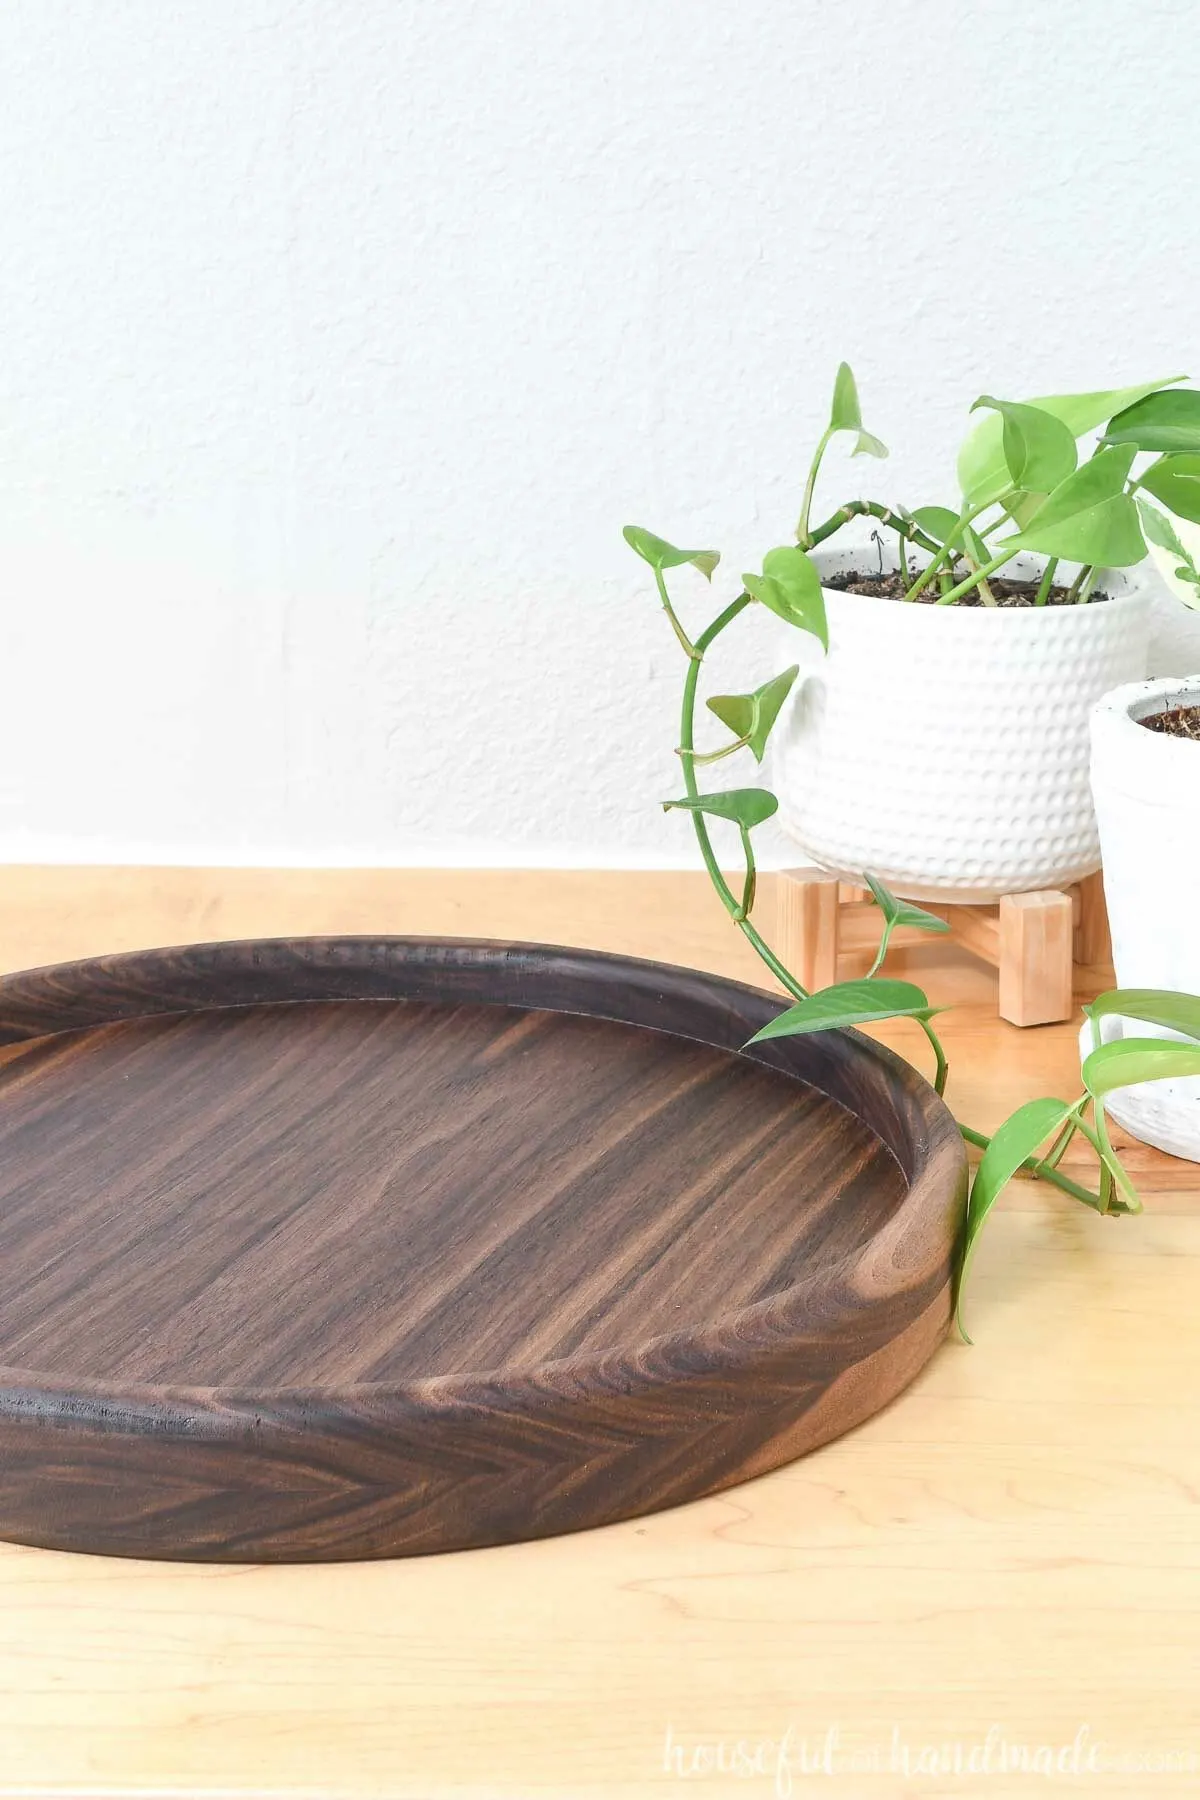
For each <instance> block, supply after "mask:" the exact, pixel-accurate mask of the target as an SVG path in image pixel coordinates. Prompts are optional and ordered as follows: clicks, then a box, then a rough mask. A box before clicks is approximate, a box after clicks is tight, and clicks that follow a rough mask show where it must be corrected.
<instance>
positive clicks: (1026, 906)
mask: <svg viewBox="0 0 1200 1800" xmlns="http://www.w3.org/2000/svg"><path fill="white" fill-rule="evenodd" d="M999 933H1000V963H999V968H1000V993H999V1004H1000V1017H1001V1018H1002V1019H1007V1020H1008V1022H1009V1024H1010V1025H1052V1024H1054V1023H1056V1022H1057V1021H1058V1020H1060V1019H1066V1018H1068V1017H1069V1016H1070V1013H1071V1008H1072V995H1071V988H1072V981H1073V977H1074V934H1075V917H1074V908H1073V906H1072V904H1071V896H1070V895H1069V894H1060V893H1058V892H1057V891H1056V890H1055V889H1052V888H1050V889H1045V890H1043V891H1040V892H1037V893H1032V894H1006V895H1005V896H1004V898H1003V899H1002V900H1001V902H1000V918H999Z"/></svg>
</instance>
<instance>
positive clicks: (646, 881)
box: [0, 869, 1200, 1800]
mask: <svg viewBox="0 0 1200 1800" xmlns="http://www.w3.org/2000/svg"><path fill="white" fill-rule="evenodd" d="M0 885H2V886H3V889H4V893H3V897H2V898H0V933H2V935H0V943H2V944H3V946H4V948H3V959H2V960H3V965H4V967H6V968H16V967H22V966H30V965H32V964H35V963H44V962H49V961H56V960H60V959H63V958H68V957H74V956H84V955H91V954H97V953H100V952H102V951H110V950H118V949H132V948H136V947H139V946H142V945H151V944H162V943H170V942H185V941H194V940H199V939H211V938H229V937H240V936H255V935H264V934H266V935H275V934H277V935H287V934H291V933H297V932H307V931H313V932H319V931H365V932H429V933H452V934H455V935H463V936H497V937H517V938H528V939H542V940H549V941H557V942H564V943H575V944H584V945H588V946H592V947H597V948H602V949H613V950H621V951H626V952H630V953H634V954H641V955H646V956H654V957H658V958H662V959H664V960H668V961H674V962H680V963H690V964H694V965H697V966H701V967H704V968H709V969H713V970H716V971H718V972H723V973H728V974H732V975H737V976H741V977H745V978H748V979H750V980H752V981H757V980H758V976H757V973H756V965H755V964H754V963H753V962H752V960H750V958H749V954H748V952H746V951H745V950H744V947H743V946H742V945H741V943H740V941H739V940H738V939H737V936H736V934H735V933H734V932H733V931H732V930H731V929H730V928H729V926H728V924H727V923H726V921H725V920H724V918H723V915H722V914H721V912H720V910H719V908H718V907H717V905H716V903H715V902H714V901H713V900H712V899H711V898H710V896H709V894H708V891H707V888H706V886H705V883H704V880H703V878H702V877H693V876H690V875H663V876H653V875H629V876H620V875H587V874H554V875H539V874H532V873H522V874H506V875H487V874H479V873H470V874H463V873H436V874H431V873H428V872H420V873H416V872H407V873H406V872H402V871H391V872H381V871H374V872H362V873H359V872H354V871H346V870H342V871H323V872H304V871H276V872H272V873H264V872H261V871H257V872H256V871H246V870H242V871H212V870H210V871H195V870H190V871H189V870H154V871H147V870H88V871H81V870H64V869H60V870H47V869H36V870H35V869H29V870H23V869H15V870H8V871H6V876H5V881H4V883H3V884H0ZM898 967H899V968H900V969H902V970H905V971H906V972H908V973H910V974H913V975H914V978H916V979H921V980H924V981H925V982H926V984H927V986H928V988H929V990H930V992H931V994H932V995H933V996H934V997H935V998H936V999H938V1000H955V1001H957V1002H958V1005H957V1006H956V1009H955V1010H954V1011H953V1012H952V1013H950V1014H948V1015H947V1017H946V1020H945V1022H944V1023H945V1030H944V1036H945V1039H946V1042H947V1046H948V1049H949V1051H950V1055H951V1061H952V1066H953V1075H952V1083H951V1090H950V1099H951V1101H952V1104H953V1105H954V1107H955V1109H956V1111H957V1112H958V1115H959V1116H960V1117H961V1118H963V1119H965V1120H967V1121H968V1122H970V1123H972V1124H974V1125H976V1126H978V1127H979V1128H981V1129H987V1128H989V1127H990V1126H992V1125H994V1124H995V1123H996V1122H997V1121H998V1119H999V1118H1000V1117H1001V1116H1002V1115H1003V1114H1004V1113H1005V1112H1006V1111H1007V1110H1009V1109H1011V1108H1012V1107H1013V1106H1015V1105H1016V1104H1017V1103H1018V1102H1019V1101H1020V1100H1021V1099H1023V1098H1026V1097H1028V1096H1029V1095H1031V1094H1033V1093H1058V1094H1060V1095H1062V1097H1064V1098H1067V1097H1069V1096H1070V1095H1072V1094H1073V1093H1074V1092H1075V1091H1077V1080H1078V1062H1077V1056H1076V1053H1075V1046H1074V1036H1075V1028H1073V1027H1070V1026H1050V1027H1042V1028H1039V1029H1035V1030H1030V1031H1025V1032H1022V1031H1018V1030H1017V1029H1015V1028H1014V1027H1011V1026H1006V1025H1002V1024H999V1023H998V1022H997V1020H996V1018H995V1012H994V980H995V978H994V975H992V974H991V973H989V972H988V971H986V970H985V969H983V967H982V966H981V965H977V964H973V963H971V962H970V961H969V960H968V959H967V958H966V957H965V956H964V955H963V954H962V953H960V952H956V951H946V950H944V949H942V948H941V947H939V946H931V948H930V949H929V950H923V949H922V950H916V951H910V952H904V953H902V954H901V956H900V957H899V958H898ZM843 972H849V970H848V969H847V970H844V971H843ZM1094 978H1095V982H1096V983H1097V984H1100V983H1102V982H1103V981H1104V980H1105V972H1104V971H1095V972H1094ZM909 1029H910V1028H908V1027H906V1026H900V1027H895V1028H891V1029H889V1033H888V1036H889V1039H890V1041H893V1042H895V1043H897V1044H898V1045H899V1046H900V1047H902V1048H905V1049H907V1050H909V1051H910V1052H911V1053H912V1054H913V1055H914V1056H918V1055H919V1043H920V1040H919V1039H918V1038H917V1037H916V1034H915V1031H914V1032H913V1034H912V1035H911V1036H909V1035H908V1033H909ZM1129 1164H1130V1167H1131V1168H1132V1170H1133V1171H1134V1173H1135V1176H1136V1178H1137V1179H1138V1181H1139V1184H1140V1185H1141V1188H1142V1191H1143V1195H1144V1198H1145V1201H1146V1212H1145V1214H1144V1215H1143V1216H1142V1217H1140V1218H1137V1219H1117V1220H1106V1219H1100V1218H1097V1217H1095V1216H1094V1215H1092V1214H1091V1213H1089V1212H1087V1211H1086V1210H1085V1209H1083V1208H1081V1207H1079V1206H1077V1205H1076V1204H1074V1203H1073V1202H1071V1201H1070V1200H1068V1199H1066V1198H1065V1197H1063V1196H1062V1195H1060V1194H1058V1193H1055V1192H1053V1191H1049V1190H1046V1189H1044V1188H1041V1187H1039V1186H1037V1185H1035V1184H1032V1183H1028V1182H1022V1183H1019V1184H1017V1186H1016V1187H1015V1188H1014V1189H1013V1190H1011V1191H1010V1194H1009V1196H1008V1197H1007V1199H1006V1200H1005V1201H1004V1202H1003V1203H1002V1206H1001V1208H1000V1210H999V1211H998V1213H997V1216H996V1217H995V1219H994V1220H993V1222H992V1225H991V1227H990V1229H989V1230H988V1232H987V1234H986V1236H985V1239H984V1241H983V1244H982V1247H981V1249H980V1252H979V1256H978V1259H977V1263H976V1270H975V1274H974V1279H973V1283H972V1290H971V1296H970V1306H971V1324H972V1329H973V1333H974V1336H975V1347H974V1348H966V1347H965V1346H963V1345H961V1344H957V1343H947V1344H946V1345H945V1347H944V1348H943V1349H942V1350H940V1351H939V1352H938V1354H937V1356H936V1357H935V1358H934V1361H933V1362H932V1364H931V1365H930V1366H929V1367H928V1368H927V1369H926V1371H925V1372H924V1373H923V1374H922V1375H921V1376H920V1377H919V1378H918V1380H917V1381H916V1382H915V1383H914V1384H913V1386H912V1387H911V1388H910V1389H909V1390H908V1391H907V1392H906V1393H905V1394H903V1395H902V1396H901V1397H900V1398H899V1400H897V1401H896V1402H895V1403H894V1404H893V1405H892V1406H890V1407H889V1408H888V1409H887V1410H886V1411H885V1412H884V1413H883V1414H881V1415H880V1416H878V1417H877V1418H875V1419H873V1420H872V1421H871V1422H870V1423H868V1424H867V1425H865V1426H863V1427H861V1428H860V1429H858V1430H856V1431H854V1432H853V1433H851V1434H850V1435H849V1436H848V1437H846V1438H844V1439H842V1440H841V1441H840V1442H837V1443H834V1444H831V1445H829V1446H828V1447H826V1448H825V1449H823V1450H821V1451H818V1452H817V1453H816V1454H814V1455H812V1456H810V1457H808V1458H807V1459H805V1460H803V1461H801V1462H799V1463H795V1464H792V1465H791V1466H789V1467H786V1468H783V1469H780V1470H778V1471H776V1472H775V1473H773V1474H771V1475H768V1476H765V1477H763V1478H761V1479H759V1480H757V1481H754V1482H751V1483H749V1484H748V1485H746V1486H744V1487H741V1488H738V1489H735V1490H733V1491H731V1492H728V1493H726V1494H723V1495H721V1496H719V1497H717V1498H714V1499H711V1500H706V1501H701V1502H698V1503H696V1504H693V1505H690V1506H686V1507H682V1508H679V1509H677V1510H675V1511H671V1512H665V1513H660V1514H658V1515H656V1516H653V1517H648V1518H644V1519H640V1520H635V1521H632V1522H630V1523H627V1524H621V1525H616V1526H611V1527H607V1528H605V1529H603V1530H600V1531H594V1532H589V1533H585V1534H581V1535H578V1536H575V1537H568V1538H560V1539H555V1540H549V1541H546V1542H542V1543H535V1544H526V1545H518V1546H513V1547H506V1548H501V1549H494V1550H483V1551H474V1552H468V1553H463V1554H459V1555H452V1556H438V1557H429V1558H424V1559H415V1560H411V1561H400V1562H394V1563H375V1564H347V1565H341V1566H334V1567H327V1568H317V1567H277V1568H204V1567H193V1566H172V1565H166V1564H157V1565H156V1564H152V1563H148V1562H136V1563H135V1562H120V1561H115V1560H107V1559H103V1558H92V1557H83V1556H69V1555H64V1554H58V1553H54V1552H49V1551H36V1550H27V1549H19V1548H14V1547H9V1546H0V1659H2V1660H0V1796H8V1795H40V1796H49V1795H51V1794H64V1795H65V1794H69V1795H97V1796H99V1795H103V1796H116V1795H126V1794H129V1795H138V1796H146V1795H152V1794H171V1795H226V1796H228V1795H233V1794H253V1795H266V1794H271V1795H289V1796H292V1795H313V1796H317V1795H319V1796H322V1797H328V1800H336V1797H338V1796H343V1795H345V1796H360V1795H361V1796H368V1795H370V1796H397V1797H399V1796H404V1797H410V1796H411V1797H413V1800H418V1797H419V1800H439V1797H441V1796H446V1797H449V1796H455V1797H456V1800H467V1797H478V1800H482V1797H483V1796H503V1797H505V1800H508V1797H510V1796H511V1797H514V1800H516V1797H520V1796H527V1795H546V1796H553V1797H556V1800H557V1797H559V1796H561V1797H563V1800H570V1797H571V1796H610V1795H611V1796H615V1797H619V1800H626V1797H628V1800H633V1797H637V1800H642V1797H644V1796H656V1797H660V1800H661V1797H665V1796H669V1795H671V1794H673V1793H675V1792H695V1793H698V1794H700V1795H708V1796H724V1795H728V1794H739V1795H747V1796H751V1797H752V1796H754V1795H756V1794H763V1795H774V1794H798V1795H804V1794H809V1793H811V1794H816V1795H829V1796H838V1797H846V1800H872V1797H873V1796H877V1795H878V1796H887V1797H888V1800H891V1797H893V1796H896V1797H908V1796H916V1795H956V1796H957V1795H980V1796H987V1797H988V1800H996V1797H999V1796H1009V1795H1013V1796H1016V1795H1027V1794H1033V1793H1041V1792H1056V1791H1059V1790H1060V1789H1061V1790H1065V1791H1073V1792H1078V1793H1087V1794H1089V1795H1090V1794H1098V1795H1100V1794H1102V1795H1114V1796H1122V1797H1125V1796H1128V1797H1129V1800H1134V1797H1135V1796H1136V1797H1137V1800H1144V1797H1145V1796H1147V1795H1151V1796H1152V1795H1155V1794H1159V1793H1162V1794H1167V1793H1186V1794H1196V1793H1200V1695H1198V1686H1200V1683H1198V1677H1200V1305H1198V1304H1197V1301H1198V1298H1200V1193H1198V1188H1200V1181H1198V1173H1200V1172H1198V1171H1197V1170H1196V1169H1195V1168H1194V1167H1193V1166H1192V1165H1190V1164H1186V1163H1181V1162H1176V1161H1173V1160H1171V1159H1169V1158H1167V1157H1165V1156H1160V1155H1158V1154H1157V1153H1154V1152H1151V1151H1148V1150H1145V1149H1142V1148H1134V1149H1133V1150H1132V1151H1131V1153H1130V1156H1129Z"/></svg>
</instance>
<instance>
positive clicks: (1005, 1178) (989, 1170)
mask: <svg viewBox="0 0 1200 1800" xmlns="http://www.w3.org/2000/svg"><path fill="white" fill-rule="evenodd" d="M1073 1111H1074V1108H1073V1107H1071V1106H1068V1105H1067V1104H1066V1102H1065V1101H1063V1100H1049V1099H1046V1100H1026V1102H1025V1104H1024V1105H1023V1106H1019V1107H1018V1108H1017V1110H1016V1112H1015V1113H1013V1115H1012V1117H1011V1118H1008V1119H1006V1120H1005V1121H1004V1124H1003V1125H1001V1127H1000V1129H999V1130H998V1131H996V1132H994V1133H993V1135H992V1139H991V1142H990V1143H989V1144H988V1146H987V1149H986V1150H985V1151H984V1153H983V1156H982V1158H981V1159H980V1163H979V1167H978V1168H977V1169H976V1171H975V1179H974V1181H973V1182H972V1183H971V1196H970V1199H969V1200H968V1202H967V1227H966V1235H965V1240H964V1243H963V1248H962V1261H961V1263H960V1266H959V1273H958V1289H957V1294H956V1297H955V1303H954V1310H955V1318H956V1320H957V1322H958V1329H959V1331H960V1332H961V1333H962V1335H963V1337H964V1338H966V1341H967V1343H970V1341H971V1340H970V1338H969V1337H968V1335H967V1330H966V1326H965V1325H964V1323H963V1288H964V1285H965V1283H966V1279H967V1273H968V1270H969V1269H970V1266H971V1259H972V1257H973V1256H974V1254H975V1246H976V1244H977V1243H978V1241H979V1233H980V1231H981V1230H982V1229H983V1225H984V1222H985V1220H986V1219H987V1216H988V1214H989V1213H990V1212H991V1210H992V1208H993V1206H995V1204H996V1202H997V1200H998V1199H999V1198H1000V1196H1001V1194H1002V1193H1003V1192H1004V1190H1005V1188H1006V1187H1007V1186H1008V1184H1009V1182H1010V1181H1011V1180H1012V1178H1013V1176H1014V1175H1015V1174H1016V1173H1017V1170H1018V1169H1019V1168H1021V1166H1022V1165H1023V1164H1024V1163H1026V1162H1027V1161H1028V1160H1029V1158H1030V1157H1031V1156H1032V1155H1033V1154H1034V1152H1035V1151H1036V1150H1037V1149H1038V1147H1039V1146H1040V1145H1042V1144H1044V1143H1045V1142H1046V1140H1047V1138H1049V1137H1051V1136H1053V1135H1054V1134H1056V1133H1057V1132H1058V1131H1059V1130H1061V1128H1062V1126H1063V1125H1064V1124H1065V1123H1066V1121H1067V1120H1068V1119H1069V1118H1070V1116H1071V1114H1072V1112H1073Z"/></svg>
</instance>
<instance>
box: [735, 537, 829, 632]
mask: <svg viewBox="0 0 1200 1800" xmlns="http://www.w3.org/2000/svg"><path fill="white" fill-rule="evenodd" d="M742 585H743V586H744V588H745V590H746V592H747V593H748V594H749V595H750V597H751V598H752V599H754V600H757V601H759V603H760V604H761V605H763V606H766V607H768V608H769V609H770V610H771V612H773V613H775V614H776V615H777V616H778V617H779V618H781V619H784V620H786V622H787V623H788V624H789V625H795V626H796V627H797V628H798V629H799V630H801V631H808V632H811V633H812V635H813V637H815V638H817V639H818V640H819V641H820V644H821V647H822V649H825V650H828V648H829V625H828V623H827V621H826V618H825V595H824V594H823V593H822V591H821V577H820V575H819V574H818V573H817V566H816V564H815V563H814V562H812V561H811V560H810V558H809V557H807V556H806V555H805V553H804V551H803V550H801V549H800V548H799V546H798V545H796V544H782V545H780V547H779V548H778V549H777V550H768V551H767V554H766V555H765V556H764V557H763V572H762V574H761V575H743V576H742Z"/></svg>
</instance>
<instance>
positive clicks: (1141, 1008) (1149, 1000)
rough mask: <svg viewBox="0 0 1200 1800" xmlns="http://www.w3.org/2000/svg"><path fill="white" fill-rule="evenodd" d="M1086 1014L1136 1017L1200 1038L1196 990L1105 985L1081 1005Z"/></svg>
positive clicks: (1199, 1009) (1105, 1016)
mask: <svg viewBox="0 0 1200 1800" xmlns="http://www.w3.org/2000/svg"><path fill="white" fill-rule="evenodd" d="M1083 1010H1084V1012H1085V1013H1087V1015H1088V1017H1089V1018H1092V1019H1103V1018H1107V1017H1109V1016H1110V1015H1113V1014H1115V1015H1117V1016H1118V1017H1120V1018H1124V1019H1140V1020H1141V1021H1142V1022H1143V1024H1146V1025H1162V1026H1164V1027H1165V1028H1166V1030H1168V1031H1182V1032H1184V1033H1185V1034H1186V1035H1187V1036H1188V1037H1193V1038H1196V1039H1197V1040H1198V1041H1200V994H1179V993H1176V992H1174V990H1173V989H1170V988H1109V990H1108V992H1107V993H1104V994H1099V995H1098V996H1097V997H1096V999H1095V1000H1093V1001H1092V1003H1091V1005H1090V1006H1085V1007H1084V1009H1083Z"/></svg>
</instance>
